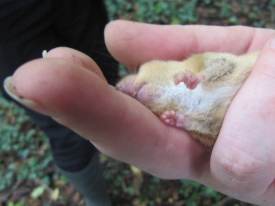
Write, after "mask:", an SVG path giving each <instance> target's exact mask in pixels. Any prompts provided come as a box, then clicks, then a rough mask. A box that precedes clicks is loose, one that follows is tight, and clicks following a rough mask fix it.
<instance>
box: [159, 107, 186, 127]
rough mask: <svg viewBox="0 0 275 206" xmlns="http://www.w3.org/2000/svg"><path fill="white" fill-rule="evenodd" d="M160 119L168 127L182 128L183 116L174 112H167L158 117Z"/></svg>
mask: <svg viewBox="0 0 275 206" xmlns="http://www.w3.org/2000/svg"><path fill="white" fill-rule="evenodd" d="M160 119H161V120H162V121H163V122H164V123H165V124H168V125H169V126H173V127H177V128H183V127H184V122H185V121H184V115H182V114H180V113H178V112H176V111H174V110H168V111H165V112H163V113H162V114H161V115H160Z"/></svg>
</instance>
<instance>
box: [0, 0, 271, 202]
mask: <svg viewBox="0 0 275 206" xmlns="http://www.w3.org/2000/svg"><path fill="white" fill-rule="evenodd" d="M105 3H106V6H107V9H108V12H109V17H110V19H131V20H137V21H142V22H150V23H158V24H208V25H237V24H242V25H248V26H254V27H267V28H274V27H275V0H260V1H259V0H246V1H245V0H231V1H229V0H173V1H172V0H158V1H157V0H150V1H147V0H105ZM101 161H102V163H103V164H104V165H105V174H104V176H105V178H106V179H107V183H108V188H109V189H108V190H109V194H110V196H111V198H112V201H113V205H114V206H126V205H127V206H129V205H133V206H197V205H198V206H210V205H211V206H212V205H217V206H223V205H230V206H240V205H249V204H245V203H242V202H239V201H237V200H234V199H232V198H230V197H226V196H224V195H222V194H220V193H218V192H215V191H214V190H212V189H211V188H207V187H204V186H202V185H200V184H197V183H195V182H192V181H187V180H179V181H164V180H160V179H158V178H155V177H152V176H150V175H148V174H145V173H142V172H141V171H139V170H138V169H136V168H135V167H131V166H129V165H126V164H123V163H119V162H116V161H114V160H112V159H109V158H107V157H105V156H102V157H101ZM0 177H1V178H0V206H47V205H49V206H62V205H66V206H76V205H77V206H79V205H80V206H82V205H84V204H83V200H82V198H81V196H80V195H79V194H78V193H77V192H76V191H75V190H74V189H73V187H72V186H71V185H70V184H69V183H68V182H67V180H66V179H65V178H64V177H62V176H61V175H60V174H59V173H57V172H56V168H55V166H54V164H53V162H52V157H51V154H50V151H49V149H48V142H47V138H46V137H45V136H44V134H43V133H42V132H41V131H39V130H38V129H37V128H36V127H35V126H34V125H33V124H32V123H31V122H30V120H29V118H28V117H27V116H26V115H25V113H24V111H22V110H21V109H20V108H18V107H17V106H16V105H14V104H11V103H10V102H8V101H6V100H5V99H4V98H3V97H2V96H1V94H0Z"/></svg>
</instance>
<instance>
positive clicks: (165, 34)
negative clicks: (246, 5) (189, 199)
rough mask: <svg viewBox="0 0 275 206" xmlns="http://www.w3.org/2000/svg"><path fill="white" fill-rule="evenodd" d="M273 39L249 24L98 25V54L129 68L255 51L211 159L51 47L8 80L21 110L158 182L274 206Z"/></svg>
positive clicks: (69, 54)
mask: <svg viewBox="0 0 275 206" xmlns="http://www.w3.org/2000/svg"><path fill="white" fill-rule="evenodd" d="M274 34H275V32H274V31H273V30H268V29H255V28H249V27H215V26H157V25H149V24H142V23H133V22H127V21H115V22H112V23H111V24H109V25H108V26H107V28H106V32H105V37H106V44H107V47H108V49H109V50H110V52H111V53H112V55H113V56H114V57H115V58H116V59H117V60H119V61H120V62H121V63H123V64H125V65H126V66H127V67H128V68H132V69H134V68H137V67H138V66H139V65H140V64H142V63H144V62H146V61H149V60H152V59H176V60H181V59H184V58H185V57H187V56H189V55H191V54H193V53H199V52H204V51H217V52H218V51H219V52H222V51H224V52H232V53H236V54H241V53H246V52H249V51H255V50H262V51H261V55H260V57H259V59H258V61H257V63H256V65H255V68H254V69H253V72H252V74H251V75H250V77H249V78H248V80H247V81H246V82H245V84H244V85H243V87H242V88H241V90H240V91H239V92H238V94H237V95H236V97H235V98H234V100H233V102H232V104H231V106H230V108H229V110H228V112H227V115H226V117H225V120H224V123H223V127H222V130H221V132H220V135H219V137H218V140H217V142H216V144H215V146H214V148H213V150H212V152H211V153H210V152H209V151H207V150H206V149H205V148H204V147H203V146H202V145H201V144H199V143H197V142H196V141H194V140H193V139H192V138H190V136H189V135H188V134H187V133H185V132H183V131H180V130H177V129H175V128H172V127H169V126H167V125H165V124H163V123H162V122H161V121H160V120H159V119H158V118H157V117H156V116H155V115H153V114H152V113H151V112H150V111H149V110H148V109H146V108H145V107H144V106H143V105H141V104H140V103H139V102H137V101H136V100H134V99H132V98H131V97H129V96H126V95H124V94H122V93H120V92H119V91H117V90H115V89H114V88H113V87H111V86H109V85H108V84H107V82H106V81H105V79H104V77H103V75H102V73H101V72H100V69H99V68H98V66H97V65H96V64H95V62H93V60H91V59H90V58H88V57H87V56H85V55H84V54H82V53H79V52H77V51H74V50H71V49H68V48H57V49H53V50H51V51H50V52H49V53H48V55H47V57H46V58H45V59H39V60H35V61H32V62H30V63H27V64H25V65H23V66H21V67H20V68H19V69H18V70H17V71H16V72H15V74H14V75H13V77H12V79H11V83H12V85H13V88H14V91H13V92H14V93H16V94H17V96H20V97H21V99H20V100H21V102H22V101H23V103H25V104H27V105H26V106H29V107H32V109H34V110H36V111H39V112H42V113H44V114H47V115H49V116H51V117H52V118H54V119H55V120H57V121H58V122H60V123H62V124H64V125H65V126H67V127H69V128H71V129H73V130H74V131H76V132H77V133H79V134H80V135H82V136H83V137H85V138H87V139H89V140H90V141H91V142H92V143H93V144H94V145H95V146H96V147H97V148H98V149H99V150H100V151H102V152H103V153H105V154H107V155H109V156H111V157H113V158H116V159H118V160H121V161H124V162H127V163H131V164H134V165H136V166H137V167H139V168H141V169H143V170H144V171H146V172H149V173H151V174H153V175H156V176H159V177H162V178H168V179H178V178H187V179H192V180H195V181H198V182H200V183H202V184H205V185H208V186H212V187H213V188H215V189H217V190H218V191H221V192H223V193H225V194H227V195H230V196H233V197H235V198H238V199H240V200H243V201H247V202H251V203H256V204H263V205H274V204H275V198H274V195H275V181H274V179H275V153H274V148H275V127H274V126H273V123H274V122H275V113H274V111H275V110H274V108H273V107H274V106H273V104H274V102H275V91H273V88H275V81H274V75H275V69H274V67H275V58H274V57H275V46H272V45H275V43H274V42H273V41H269V39H271V38H273V36H274ZM272 42H273V43H272ZM273 59H274V60H273ZM22 97H23V98H24V99H22Z"/></svg>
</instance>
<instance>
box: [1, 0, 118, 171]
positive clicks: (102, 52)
mask: <svg viewBox="0 0 275 206" xmlns="http://www.w3.org/2000/svg"><path fill="white" fill-rule="evenodd" d="M106 23H107V16H106V11H105V8H104V5H103V3H102V1H100V0H81V1H78V0H24V1H22V0H1V1H0V28H1V30H0V81H1V83H2V82H3V79H4V78H5V77H6V76H8V75H11V74H12V73H13V72H14V70H15V69H16V68H17V67H18V66H19V65H21V64H23V63H25V62H27V61H29V60H31V59H35V58H39V57H41V53H42V51H43V50H49V49H52V48H54V47H58V46H67V47H71V48H74V49H76V50H79V51H82V52H84V53H86V54H87V55H89V56H90V57H92V58H93V59H94V60H95V61H96V62H97V63H98V64H99V66H100V67H101V69H102V71H103V73H104V75H105V76H106V78H107V79H108V81H109V83H111V84H114V83H115V82H116V80H117V74H118V71H117V63H116V62H114V60H113V59H112V58H111V57H110V55H109V54H108V52H107V50H106V47H105V45H104V37H103V30H104V26H105V24H106ZM28 113H29V114H30V116H31V117H32V119H33V120H34V122H35V123H36V124H37V125H38V126H40V128H41V129H42V130H43V131H44V132H45V133H46V134H47V135H48V137H49V140H50V145H51V148H52V151H53V156H54V159H55V161H56V163H57V165H58V166H59V167H61V168H62V169H64V170H68V171H77V170H80V169H82V168H84V167H85V166H86V165H87V164H88V162H89V161H90V159H91V157H92V155H93V154H95V152H96V149H95V148H94V147H93V146H92V145H91V144H90V143H89V142H88V141H87V140H84V139H82V138H81V137H79V136H78V135H77V134H75V133H74V132H72V131H71V130H69V129H67V128H65V127H63V126H61V125H59V124H58V123H56V122H54V121H53V120H52V119H51V118H49V117H46V116H42V115H40V114H37V113H34V112H32V111H29V110H28Z"/></svg>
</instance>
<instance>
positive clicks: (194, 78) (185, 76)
mask: <svg viewBox="0 0 275 206" xmlns="http://www.w3.org/2000/svg"><path fill="white" fill-rule="evenodd" d="M174 79H175V84H176V85H178V84H180V83H184V84H185V85H186V87H187V88H188V89H195V88H196V87H197V85H198V84H199V83H200V81H201V80H202V78H201V77H200V76H198V75H195V74H193V73H192V72H184V73H179V74H176V75H175V77H174Z"/></svg>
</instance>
